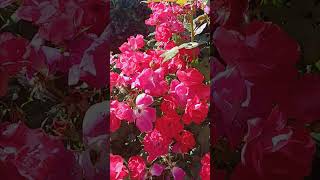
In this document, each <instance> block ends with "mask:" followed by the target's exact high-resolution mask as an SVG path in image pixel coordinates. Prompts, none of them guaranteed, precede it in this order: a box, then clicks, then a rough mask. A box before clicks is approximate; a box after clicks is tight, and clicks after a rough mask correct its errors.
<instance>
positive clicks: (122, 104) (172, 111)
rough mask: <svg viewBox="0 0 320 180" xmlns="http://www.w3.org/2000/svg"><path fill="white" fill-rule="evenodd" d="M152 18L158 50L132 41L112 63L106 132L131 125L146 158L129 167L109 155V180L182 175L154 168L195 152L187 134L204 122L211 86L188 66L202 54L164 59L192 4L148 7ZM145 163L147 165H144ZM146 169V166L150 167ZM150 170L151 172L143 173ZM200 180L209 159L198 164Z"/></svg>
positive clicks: (139, 39)
mask: <svg viewBox="0 0 320 180" xmlns="http://www.w3.org/2000/svg"><path fill="white" fill-rule="evenodd" d="M149 7H150V8H151V10H152V14H151V16H150V18H149V19H147V20H146V24H147V25H151V26H155V35H154V36H155V40H156V42H157V45H155V46H153V47H152V48H149V49H148V48H147V47H146V44H145V41H144V37H143V36H142V35H137V36H135V37H134V36H131V37H130V38H128V42H125V43H124V44H123V45H122V46H121V47H120V48H119V49H120V51H121V54H119V55H115V56H113V57H112V60H111V64H112V65H111V68H112V69H113V70H112V71H111V72H110V86H111V87H110V88H111V91H112V92H113V93H112V95H111V97H112V100H111V105H110V106H111V107H110V130H111V132H115V131H117V130H118V128H119V127H121V122H123V123H135V125H136V127H137V128H138V129H139V130H140V132H141V133H142V135H143V140H142V144H143V150H144V151H145V152H146V153H147V158H145V156H144V155H137V156H133V157H130V159H129V161H128V163H127V166H126V165H125V164H124V160H123V158H122V157H121V156H120V155H114V154H117V152H112V149H111V152H112V154H111V156H110V175H111V179H124V178H125V177H128V176H130V178H131V179H144V178H147V177H150V176H160V175H161V174H162V172H163V170H165V169H167V170H168V169H171V172H172V176H173V177H174V178H175V179H183V178H184V176H185V175H186V173H185V172H184V170H183V169H182V168H180V167H177V166H176V165H174V163H173V162H172V163H169V162H168V161H166V162H167V163H158V161H157V158H160V157H163V158H169V156H170V153H182V154H183V153H188V152H189V151H190V150H192V149H193V148H195V145H196V140H195V138H194V135H193V133H192V132H190V131H188V130H186V129H185V127H186V126H188V125H190V124H191V123H195V124H197V125H200V124H201V123H203V122H204V121H205V119H206V117H207V113H208V109H209V104H208V103H209V96H210V87H209V85H207V84H206V82H205V79H204V76H203V74H201V72H200V71H199V70H198V69H196V68H193V67H192V66H191V63H192V61H193V60H195V59H196V58H197V57H198V55H199V53H200V50H199V48H198V47H193V48H180V49H179V51H178V52H177V54H175V56H173V57H170V58H169V59H165V57H164V56H163V54H165V52H168V51H170V50H172V49H174V48H177V46H178V45H179V44H177V43H176V42H175V41H174V40H173V39H174V38H173V37H174V36H179V37H180V38H181V39H185V40H189V39H190V37H189V36H186V35H185V34H184V32H185V31H186V30H185V27H184V24H183V23H182V20H181V17H183V16H184V15H185V14H187V13H190V7H191V6H190V5H188V6H187V5H186V6H180V5H178V4H175V3H167V2H159V3H155V2H152V3H149ZM145 159H146V160H145ZM149 165H150V166H149ZM147 167H150V168H147ZM200 175H201V177H202V179H209V176H210V155H209V153H207V154H206V155H205V156H204V157H203V160H202V169H201V172H200Z"/></svg>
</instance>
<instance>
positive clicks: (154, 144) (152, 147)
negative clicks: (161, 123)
mask: <svg viewBox="0 0 320 180" xmlns="http://www.w3.org/2000/svg"><path fill="white" fill-rule="evenodd" d="M170 143H171V141H170V140H169V138H167V137H166V136H165V135H164V134H161V133H160V132H159V131H158V130H156V129H154V130H153V131H151V132H149V133H147V134H146V136H145V137H144V139H143V145H144V150H145V151H146V152H147V153H148V158H147V159H148V161H149V162H151V161H153V160H154V159H156V158H158V157H159V156H162V155H166V154H167V153H168V151H169V144H170Z"/></svg>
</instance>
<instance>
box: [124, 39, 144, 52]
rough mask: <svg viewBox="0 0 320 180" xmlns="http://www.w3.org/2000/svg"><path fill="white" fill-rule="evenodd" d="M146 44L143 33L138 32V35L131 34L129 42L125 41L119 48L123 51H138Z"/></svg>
mask: <svg viewBox="0 0 320 180" xmlns="http://www.w3.org/2000/svg"><path fill="white" fill-rule="evenodd" d="M144 45H145V43H144V39H143V35H141V34H138V35H137V36H136V37H134V36H130V37H129V38H128V42H125V43H123V44H122V45H121V46H120V47H119V50H120V51H121V52H123V53H124V52H126V51H137V50H139V49H141V48H143V47H144Z"/></svg>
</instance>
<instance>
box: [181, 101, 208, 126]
mask: <svg viewBox="0 0 320 180" xmlns="http://www.w3.org/2000/svg"><path fill="white" fill-rule="evenodd" d="M208 111H209V105H208V104H207V103H206V102H205V101H203V100H202V101H201V100H200V99H199V98H198V96H195V97H194V98H193V99H188V102H187V105H186V109H185V113H184V115H183V118H182V119H183V122H184V123H185V124H190V123H191V122H194V123H196V124H200V123H201V122H202V121H204V120H205V118H206V117H207V115H208Z"/></svg>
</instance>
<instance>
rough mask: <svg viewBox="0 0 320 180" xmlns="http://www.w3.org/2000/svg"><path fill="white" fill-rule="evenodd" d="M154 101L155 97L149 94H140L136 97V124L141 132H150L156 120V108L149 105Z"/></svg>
mask: <svg viewBox="0 0 320 180" xmlns="http://www.w3.org/2000/svg"><path fill="white" fill-rule="evenodd" d="M152 103H153V97H152V96H150V95H148V94H144V93H143V94H139V95H138V96H137V98H136V107H137V109H136V110H135V116H136V126H137V127H138V128H139V130H140V131H141V132H149V131H152V129H153V122H155V121H156V109H155V108H151V107H149V106H150V105H151V104H152Z"/></svg>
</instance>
